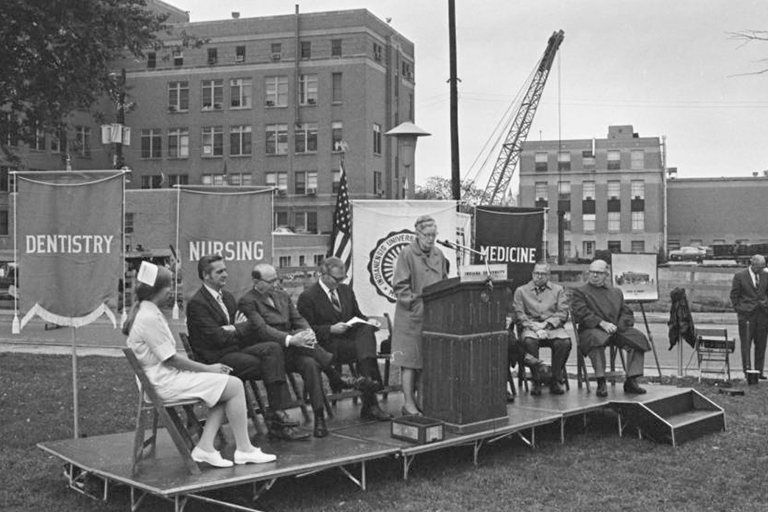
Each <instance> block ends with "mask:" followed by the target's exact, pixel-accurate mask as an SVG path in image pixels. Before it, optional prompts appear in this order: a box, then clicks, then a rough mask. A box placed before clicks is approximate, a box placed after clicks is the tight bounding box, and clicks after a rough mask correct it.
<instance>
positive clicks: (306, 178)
mask: <svg viewBox="0 0 768 512" xmlns="http://www.w3.org/2000/svg"><path fill="white" fill-rule="evenodd" d="M294 190H295V193H296V194H297V195H306V194H316V193H317V171H296V177H295V184H294Z"/></svg>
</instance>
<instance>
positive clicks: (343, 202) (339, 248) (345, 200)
mask: <svg viewBox="0 0 768 512" xmlns="http://www.w3.org/2000/svg"><path fill="white" fill-rule="evenodd" d="M339 167H340V170H341V176H340V177H339V193H338V195H337V196H336V210H335V211H334V212H333V236H332V237H331V251H330V256H336V257H338V258H341V261H343V262H344V265H346V267H347V272H350V265H351V263H352V216H351V215H350V212H349V191H348V190H347V175H346V173H345V172H344V161H343V160H342V162H341V164H340V165H339Z"/></svg>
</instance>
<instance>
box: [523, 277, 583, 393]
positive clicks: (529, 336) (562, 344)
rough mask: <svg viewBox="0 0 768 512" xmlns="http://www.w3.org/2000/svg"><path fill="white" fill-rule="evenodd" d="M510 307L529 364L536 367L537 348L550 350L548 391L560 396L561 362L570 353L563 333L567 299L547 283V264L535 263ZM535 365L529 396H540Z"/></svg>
mask: <svg viewBox="0 0 768 512" xmlns="http://www.w3.org/2000/svg"><path fill="white" fill-rule="evenodd" d="M512 305H513V307H514V309H515V316H516V318H517V324H518V326H519V327H520V330H521V332H522V334H521V338H522V340H523V342H522V344H523V347H524V348H525V353H526V354H529V355H531V356H532V357H533V358H534V359H532V360H531V361H536V363H539V364H540V361H539V360H538V358H539V347H549V348H551V349H552V380H551V381H550V384H549V391H550V393H552V394H553V395H562V394H563V393H564V391H563V387H562V386H561V385H560V383H561V382H562V380H563V378H564V377H565V375H564V373H565V362H566V361H567V360H568V355H569V354H570V353H571V337H570V336H569V335H568V331H566V330H565V322H566V320H568V296H567V295H566V293H565V289H564V288H563V287H562V286H560V285H559V284H556V283H551V282H550V281H549V265H547V264H546V263H537V264H536V265H535V266H534V267H533V279H532V280H531V281H530V282H529V283H526V284H524V285H522V286H519V287H518V288H517V289H516V290H515V296H514V301H513V303H512ZM528 359H529V358H528ZM528 359H526V362H528ZM536 363H534V364H532V365H530V363H529V365H530V367H531V372H532V373H533V387H532V388H531V395H533V396H539V395H541V380H540V377H539V372H538V369H539V364H536ZM521 364H525V363H523V362H521Z"/></svg>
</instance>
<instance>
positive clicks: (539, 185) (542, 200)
mask: <svg viewBox="0 0 768 512" xmlns="http://www.w3.org/2000/svg"><path fill="white" fill-rule="evenodd" d="M547 188H548V186H547V182H546V181H538V182H536V184H535V185H534V195H535V196H536V199H535V201H536V207H537V208H541V207H544V206H547V195H548V194H547Z"/></svg>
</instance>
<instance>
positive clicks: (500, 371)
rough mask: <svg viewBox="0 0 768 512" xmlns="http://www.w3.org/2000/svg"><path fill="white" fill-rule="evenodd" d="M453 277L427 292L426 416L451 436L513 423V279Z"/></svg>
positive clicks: (425, 328) (424, 380)
mask: <svg viewBox="0 0 768 512" xmlns="http://www.w3.org/2000/svg"><path fill="white" fill-rule="evenodd" d="M492 284H493V286H489V285H488V283H484V282H460V281H459V279H458V278H453V279H447V280H445V281H441V282H439V283H436V284H434V285H432V286H429V287H427V288H425V290H424V293H423V299H424V336H423V359H424V369H423V374H422V392H423V405H424V414H425V415H426V416H428V417H431V418H436V419H439V420H442V421H444V422H445V424H446V429H447V430H448V431H450V432H457V433H469V432H477V431H481V430H487V429H492V428H494V427H496V426H501V425H506V423H507V396H506V389H507V366H508V362H507V343H508V339H509V334H508V331H507V328H506V327H507V315H508V314H509V312H510V311H511V308H512V297H513V295H512V294H513V290H512V287H511V281H494V282H493V283H492Z"/></svg>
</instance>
